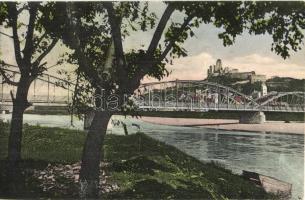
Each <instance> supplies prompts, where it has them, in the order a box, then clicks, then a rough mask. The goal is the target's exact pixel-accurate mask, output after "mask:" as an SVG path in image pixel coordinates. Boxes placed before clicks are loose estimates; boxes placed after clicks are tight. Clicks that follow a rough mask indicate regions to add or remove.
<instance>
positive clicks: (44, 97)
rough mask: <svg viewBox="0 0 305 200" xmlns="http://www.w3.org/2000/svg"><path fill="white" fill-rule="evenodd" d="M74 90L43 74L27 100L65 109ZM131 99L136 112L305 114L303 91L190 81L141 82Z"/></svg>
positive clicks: (0, 89)
mask: <svg viewBox="0 0 305 200" xmlns="http://www.w3.org/2000/svg"><path fill="white" fill-rule="evenodd" d="M5 70H6V72H7V73H8V75H10V76H11V78H12V79H16V78H18V76H19V73H18V71H14V70H9V69H5ZM0 79H2V77H1V76H0ZM16 80H17V79H16ZM0 83H1V84H0V110H6V109H5V108H4V107H5V106H9V107H11V106H12V100H11V96H10V94H9V91H12V92H13V94H14V93H15V91H16V88H15V87H13V86H9V85H7V84H4V83H3V80H2V81H1V82H0ZM74 87H75V84H73V83H72V82H68V81H67V80H64V79H61V78H58V77H55V76H52V75H48V74H43V75H42V76H40V77H39V78H38V79H36V80H35V81H34V83H33V84H32V85H31V87H30V90H29V93H28V100H29V102H31V103H33V104H34V105H39V104H47V105H48V106H52V105H54V106H58V105H61V106H66V105H68V104H70V103H71V102H72V97H73V90H74ZM111 98H112V97H111ZM133 99H134V101H135V105H136V106H137V107H138V109H139V110H144V111H198V112H204V111H209V110H219V111H274V112H303V113H304V112H305V93H304V92H270V93H268V94H267V95H265V96H261V97H260V98H257V99H253V98H252V97H250V96H247V95H245V94H242V93H240V92H238V91H236V90H234V89H232V88H230V87H226V86H223V85H220V84H217V83H212V82H206V81H194V80H175V81H166V82H153V83H145V84H142V85H140V87H139V88H138V89H137V90H136V91H135V93H134V95H133ZM112 100H113V99H112ZM9 110H10V109H9Z"/></svg>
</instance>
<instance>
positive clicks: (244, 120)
mask: <svg viewBox="0 0 305 200" xmlns="http://www.w3.org/2000/svg"><path fill="white" fill-rule="evenodd" d="M265 122H266V116H265V114H264V112H244V113H242V114H241V115H240V118H239V123H241V124H263V123H265Z"/></svg>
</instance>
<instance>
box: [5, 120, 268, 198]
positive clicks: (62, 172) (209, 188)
mask: <svg viewBox="0 0 305 200" xmlns="http://www.w3.org/2000/svg"><path fill="white" fill-rule="evenodd" d="M8 131H9V127H8V124H5V123H0V160H1V161H0V162H1V163H0V176H1V177H0V186H1V188H0V197H7V196H5V194H4V192H5V188H4V186H5V185H6V184H5V183H4V182H2V181H4V179H3V178H4V175H5V167H4V166H5V158H6V152H7V149H6V148H7V140H8ZM85 138H86V133H85V132H83V131H75V130H68V129H61V128H46V127H39V126H28V125H25V126H24V137H23V146H22V158H23V159H24V161H23V163H22V166H23V169H24V173H25V182H26V187H27V188H26V191H24V194H23V195H21V196H19V198H39V197H42V198H76V197H77V194H78V191H77V188H78V177H79V174H78V173H79V166H80V165H79V161H80V157H81V151H82V145H83V143H84V141H85ZM103 154H104V161H103V163H102V165H101V172H102V173H103V174H104V178H102V179H101V183H102V184H103V186H104V189H103V190H102V188H101V196H102V198H105V199H167V198H171V199H173V198H176V199H177V198H179V199H224V198H230V199H270V198H272V196H271V195H269V194H267V193H266V192H264V191H263V189H262V188H260V187H257V186H255V185H254V184H253V183H251V182H248V181H246V180H244V179H243V178H242V177H241V176H239V175H235V174H232V173H231V172H230V171H229V170H227V169H224V168H223V167H221V166H219V165H218V164H215V163H202V162H200V161H198V160H197V159H195V158H193V157H191V156H189V155H187V154H185V153H183V152H181V151H179V150H178V149H176V148H174V147H172V146H169V145H166V144H165V143H162V142H159V141H157V140H155V139H152V138H151V137H148V136H146V135H145V134H142V133H138V134H133V135H129V136H119V135H107V136H106V139H105V145H104V151H103Z"/></svg>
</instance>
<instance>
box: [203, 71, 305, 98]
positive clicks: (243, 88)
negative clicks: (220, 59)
mask: <svg viewBox="0 0 305 200" xmlns="http://www.w3.org/2000/svg"><path fill="white" fill-rule="evenodd" d="M206 80H207V81H209V82H214V83H219V84H221V85H225V86H228V87H231V88H233V89H235V90H237V91H239V92H242V93H243V94H246V95H251V94H252V93H253V92H254V91H260V90H261V86H260V83H259V82H256V83H250V81H248V80H242V79H236V78H230V77H228V76H226V75H221V76H215V77H209V78H207V79H206ZM266 85H267V88H268V92H270V91H277V92H292V91H303V92H304V91H305V79H295V78H290V77H273V78H270V79H268V80H267V81H266Z"/></svg>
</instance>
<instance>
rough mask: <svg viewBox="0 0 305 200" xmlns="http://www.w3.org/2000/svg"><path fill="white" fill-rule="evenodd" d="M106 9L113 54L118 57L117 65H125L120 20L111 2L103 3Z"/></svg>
mask: <svg viewBox="0 0 305 200" xmlns="http://www.w3.org/2000/svg"><path fill="white" fill-rule="evenodd" d="M104 5H105V7H106V10H107V12H108V21H109V24H110V27H111V34H112V39H113V43H114V48H115V54H116V57H117V59H119V63H118V64H119V65H120V66H123V67H125V58H124V50H123V43H122V33H121V27H120V26H121V20H119V19H118V17H117V16H116V15H115V11H114V8H113V3H112V2H105V3H104Z"/></svg>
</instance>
